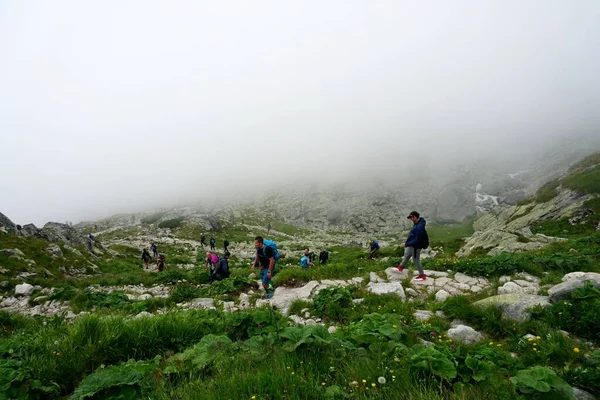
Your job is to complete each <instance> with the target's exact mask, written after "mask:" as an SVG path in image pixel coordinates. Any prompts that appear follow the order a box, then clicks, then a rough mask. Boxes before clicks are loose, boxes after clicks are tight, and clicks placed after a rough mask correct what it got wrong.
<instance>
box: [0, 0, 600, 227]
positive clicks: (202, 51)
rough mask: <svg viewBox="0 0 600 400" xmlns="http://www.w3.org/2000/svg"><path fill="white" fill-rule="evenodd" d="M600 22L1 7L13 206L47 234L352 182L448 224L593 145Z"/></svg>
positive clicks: (0, 73) (423, 9)
mask: <svg viewBox="0 0 600 400" xmlns="http://www.w3.org/2000/svg"><path fill="white" fill-rule="evenodd" d="M599 16H600V6H599V5H598V3H597V2H594V1H580V2H576V3H574V4H570V3H565V2H562V1H550V2H548V1H544V2H542V1H533V2H531V3H528V5H527V6H522V5H519V6H515V5H514V4H511V3H507V2H489V3H488V2H486V3H485V4H474V3H473V2H470V1H459V2H453V3H452V4H435V5H433V4H430V5H412V6H411V5H407V4H402V3H398V2H383V3H378V5H371V4H366V3H365V4H359V3H347V2H337V1H334V2H328V3H327V4H319V6H318V7H317V6H316V5H314V4H305V3H304V2H302V3H300V2H298V3H286V4H283V3H278V2H267V3H266V4H265V5H264V6H263V7H251V6H250V5H248V4H246V3H244V2H234V3H230V4H228V5H226V6H225V5H220V4H212V3H208V2H200V3H198V2H192V1H189V2H185V1H184V2H179V3H178V4H177V5H169V7H167V6H166V5H165V4H164V3H161V2H156V1H150V2H131V3H127V4H124V5H121V6H120V7H119V8H118V9H115V8H113V7H109V6H107V5H106V4H104V3H100V2H98V3H94V2H91V3H89V2H85V3H81V2H69V1H59V2H53V3H52V4H40V5H38V6H37V7H36V8H35V10H32V9H31V8H30V7H28V6H26V5H25V4H21V3H19V2H3V4H2V6H0V52H1V54H3V55H4V57H3V62H2V63H0V88H2V90H0V93H2V95H0V148H2V150H3V157H2V158H0V169H1V170H2V171H3V172H4V173H3V176H2V196H0V209H1V210H3V212H5V213H7V214H8V215H11V216H12V218H14V219H15V220H16V221H19V222H23V223H27V222H35V223H36V224H39V225H41V224H43V223H44V222H46V221H48V220H58V221H65V220H70V221H75V222H76V221H79V220H83V219H97V218H102V217H105V216H107V215H112V214H114V213H127V212H140V211H150V210H152V209H155V208H157V207H175V206H189V205H198V204H200V205H202V206H219V205H222V203H223V202H229V201H248V200H252V199H256V198H259V197H260V196H261V195H262V194H264V192H269V193H270V192H273V191H275V192H277V193H279V194H281V195H283V194H284V193H285V190H287V189H286V188H292V189H293V191H294V192H302V193H304V192H310V191H311V188H312V187H314V185H317V187H320V186H324V187H325V189H328V188H329V186H331V185H334V184H342V183H343V184H345V185H346V186H348V185H350V186H354V185H358V186H359V189H361V188H362V190H363V191H364V192H367V193H371V194H373V190H372V189H371V188H373V187H374V188H377V189H381V188H382V187H383V186H384V184H385V185H388V184H389V185H392V187H393V188H395V189H394V190H398V191H399V192H401V193H404V194H405V195H409V194H410V198H404V199H400V201H402V202H403V205H402V207H403V208H404V207H409V206H415V205H416V206H418V205H421V204H422V205H423V206H424V208H425V209H427V210H429V211H428V212H430V213H432V214H434V215H436V216H438V214H439V207H437V204H438V203H440V200H439V197H440V195H442V197H443V198H448V199H454V200H452V201H455V202H456V201H457V202H459V203H460V202H461V201H462V198H461V195H459V193H463V192H464V193H466V194H465V196H467V197H468V198H470V199H472V198H473V196H474V193H475V186H476V185H477V183H482V185H483V186H484V187H485V181H486V180H490V179H491V180H494V179H496V178H490V176H495V174H499V175H503V174H507V173H511V174H513V173H516V172H518V171H521V170H532V169H536V168H542V169H543V168H546V167H545V166H546V165H559V164H561V163H562V162H563V161H561V160H562V159H563V157H565V159H568V160H571V161H573V160H575V159H577V158H578V157H579V156H580V155H581V154H573V153H579V152H581V153H583V152H584V150H589V152H592V151H594V150H595V149H597V148H598V136H599V135H598V128H599V126H600V116H599V115H598V113H597V110H598V108H599V106H600V85H599V82H598V74H597V71H598V70H600V60H599V59H598V57H597V54H598V52H597V50H598V43H600V32H599V31H598V29H597V21H598V17H599ZM569 154H573V157H572V158H570V155H569ZM555 161H556V163H554V162H555ZM553 163H554V164H553ZM538 166H539V167H538ZM550 169H551V168H550ZM538 175H540V179H539V181H537V180H536V179H537V176H538ZM534 176H535V179H534V180H533V181H532V183H531V184H532V185H533V186H535V184H538V183H541V182H543V179H545V178H546V177H545V176H544V174H537V173H536V174H534ZM415 180H417V181H419V182H420V184H421V185H422V186H423V190H424V191H425V192H424V193H423V194H420V192H419V191H415V190H414V188H415V187H416V186H415V185H414V184H413V182H414V181H415ZM448 185H453V186H452V187H450V188H447V187H448ZM457 185H458V186H459V187H455V186H457ZM445 188H446V189H445ZM411 189H413V190H411ZM419 190H421V189H419ZM444 190H445V192H444ZM394 193H395V192H394V191H392V192H391V194H390V195H391V196H395V194H394ZM444 193H445V194H444ZM413 199H414V200H413ZM284 206H285V207H287V205H284ZM471 208H472V207H471ZM453 211H454V210H453V209H452V208H450V209H449V210H448V211H443V212H442V214H449V213H453ZM466 213H467V212H466V211H465V212H460V213H459V214H460V215H459V216H463V214H466Z"/></svg>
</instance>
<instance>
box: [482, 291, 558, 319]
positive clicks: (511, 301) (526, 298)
mask: <svg viewBox="0 0 600 400" xmlns="http://www.w3.org/2000/svg"><path fill="white" fill-rule="evenodd" d="M473 304H474V305H477V306H488V305H496V306H498V307H500V308H502V310H503V315H504V317H505V318H509V319H512V320H514V321H517V322H523V321H527V320H529V318H530V317H531V313H529V312H528V311H527V310H528V309H530V308H532V307H535V306H542V307H548V306H550V299H549V298H548V297H547V296H537V295H532V294H500V295H497V296H492V297H488V298H487V299H483V300H479V301H476V302H475V303H473Z"/></svg>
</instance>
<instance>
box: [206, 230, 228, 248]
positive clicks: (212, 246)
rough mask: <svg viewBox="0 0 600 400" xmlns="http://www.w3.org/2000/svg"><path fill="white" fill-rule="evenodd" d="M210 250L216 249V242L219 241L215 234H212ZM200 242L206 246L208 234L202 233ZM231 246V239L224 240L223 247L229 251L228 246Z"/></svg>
mask: <svg viewBox="0 0 600 400" xmlns="http://www.w3.org/2000/svg"><path fill="white" fill-rule="evenodd" d="M209 243H210V251H215V244H216V243H217V240H216V239H215V237H214V236H213V235H210V240H209ZM200 244H201V245H202V246H206V234H204V233H202V234H201V235H200ZM228 247H229V241H228V240H227V239H225V240H223V249H224V251H227V248H228Z"/></svg>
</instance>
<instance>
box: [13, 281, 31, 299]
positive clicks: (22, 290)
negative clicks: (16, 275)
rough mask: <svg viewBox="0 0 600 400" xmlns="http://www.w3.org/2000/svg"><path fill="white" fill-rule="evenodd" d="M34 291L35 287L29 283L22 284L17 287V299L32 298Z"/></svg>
mask: <svg viewBox="0 0 600 400" xmlns="http://www.w3.org/2000/svg"><path fill="white" fill-rule="evenodd" d="M34 290H35V289H34V287H33V285H30V284H29V283H21V284H19V285H17V286H15V297H19V296H31V294H32V293H33V291H34Z"/></svg>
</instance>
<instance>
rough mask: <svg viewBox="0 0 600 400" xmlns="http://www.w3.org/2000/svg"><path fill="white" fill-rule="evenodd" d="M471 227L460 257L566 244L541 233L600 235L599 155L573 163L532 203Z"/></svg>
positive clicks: (521, 205)
mask: <svg viewBox="0 0 600 400" xmlns="http://www.w3.org/2000/svg"><path fill="white" fill-rule="evenodd" d="M473 227H474V229H475V233H474V234H473V236H471V237H470V238H469V239H467V241H466V243H465V244H464V246H463V247H462V248H461V249H460V251H459V252H458V255H459V256H466V255H469V254H472V253H484V254H488V255H496V254H500V253H502V252H504V251H508V252H516V251H531V250H537V249H540V248H542V247H544V246H546V245H548V244H549V243H554V242H559V241H563V242H564V241H566V240H567V239H566V238H564V237H551V236H548V235H545V234H544V233H543V232H547V233H551V234H553V235H556V236H565V234H569V233H577V232H579V233H584V232H589V231H593V230H600V153H594V154H592V155H590V156H588V157H586V158H584V159H583V160H581V161H579V162H577V163H575V164H573V165H572V166H571V168H570V169H569V170H568V171H567V172H565V173H564V174H562V175H561V176H559V177H558V178H557V179H554V180H551V181H549V182H547V183H546V184H544V185H543V186H542V187H541V188H540V189H539V190H538V192H537V193H536V195H535V196H533V197H532V198H530V199H529V200H527V201H522V202H521V203H520V204H518V205H515V206H512V207H509V208H506V209H505V210H502V211H500V212H496V213H494V212H491V213H488V214H486V215H484V216H482V217H481V218H479V219H478V220H477V221H475V223H474V225H473Z"/></svg>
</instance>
